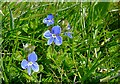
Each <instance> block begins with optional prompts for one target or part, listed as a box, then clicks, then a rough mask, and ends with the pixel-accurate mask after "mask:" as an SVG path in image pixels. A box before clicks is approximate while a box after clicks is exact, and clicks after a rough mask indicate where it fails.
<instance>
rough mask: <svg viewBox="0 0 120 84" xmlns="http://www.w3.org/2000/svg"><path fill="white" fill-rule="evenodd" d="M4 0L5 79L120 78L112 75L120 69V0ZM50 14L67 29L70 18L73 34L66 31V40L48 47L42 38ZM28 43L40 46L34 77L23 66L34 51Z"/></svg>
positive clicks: (95, 80)
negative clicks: (24, 45) (70, 36)
mask: <svg viewBox="0 0 120 84" xmlns="http://www.w3.org/2000/svg"><path fill="white" fill-rule="evenodd" d="M0 5H1V6H2V13H3V14H4V15H2V14H1V15H2V38H0V43H1V44H2V46H1V52H2V56H1V58H0V61H1V68H0V78H2V82H3V83H8V82H10V83H12V82H15V83H27V82H31V83H34V82H71V83H73V82H76V83H99V82H104V81H107V82H108V83H111V82H119V81H120V80H119V77H116V78H111V77H114V76H116V75H117V74H118V70H120V61H119V59H120V49H119V48H120V38H119V37H120V34H119V32H120V28H119V24H118V21H119V20H118V14H119V12H118V11H119V9H118V8H117V6H118V4H117V3H110V2H99V3H98V2H85V3H80V2H79V3H73V2H71V3H68V2H64V3H60V2H56V3H52V2H49V3H48V2H44V3H43V2H42V3H39V2H38V3H35V2H20V3H16V2H9V3H8V2H2V3H0ZM114 10H115V11H114ZM48 14H53V15H54V18H55V24H54V25H60V26H61V27H62V30H64V28H65V26H64V25H63V24H62V22H63V21H67V22H69V23H70V25H71V27H72V32H73V38H72V39H70V38H68V37H66V36H64V34H63V33H62V34H61V36H62V37H63V43H62V45H60V46H56V45H54V44H52V45H50V46H48V45H47V39H45V38H44V37H43V33H44V32H45V31H46V30H48V29H50V28H51V27H52V26H50V27H47V26H46V25H45V24H43V19H44V18H45V17H46V16H47V15H48ZM58 20H61V22H60V23H58ZM67 22H66V23H65V24H67ZM26 43H28V44H31V45H30V46H29V47H30V48H31V49H32V50H34V48H35V50H34V51H35V52H36V54H37V55H38V61H37V62H38V64H39V67H40V70H39V72H32V75H31V76H29V75H28V74H27V70H23V69H22V68H21V61H22V60H23V59H26V58H27V55H28V52H27V51H31V50H26V49H25V48H24V47H23V44H26ZM104 69H106V70H105V71H104ZM112 69H114V70H112ZM101 70H103V71H101Z"/></svg>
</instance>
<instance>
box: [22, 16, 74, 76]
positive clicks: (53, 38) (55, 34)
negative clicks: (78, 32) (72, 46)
mask: <svg viewBox="0 0 120 84" xmlns="http://www.w3.org/2000/svg"><path fill="white" fill-rule="evenodd" d="M43 23H44V24H46V25H47V26H50V25H53V24H54V16H53V15H52V14H49V15H48V16H47V17H46V18H44V19H43ZM70 31H71V26H70V24H67V27H66V29H65V32H64V35H66V36H68V37H69V38H72V32H70ZM60 34H61V27H60V26H59V25H57V26H53V27H52V29H51V30H47V31H45V32H44V34H43V36H44V37H45V38H47V39H48V41H47V44H48V45H51V44H52V43H53V42H54V43H55V45H58V46H59V45H61V44H62V41H63V39H62V37H61V36H60ZM23 47H24V49H25V51H28V53H30V54H29V55H28V59H27V60H26V59H23V60H22V62H21V67H22V68H23V69H27V71H28V74H29V75H31V70H33V71H34V72H38V71H39V65H38V63H37V62H36V61H37V55H36V53H35V52H34V49H35V46H32V45H30V44H26V45H23ZM31 52H32V53H31Z"/></svg>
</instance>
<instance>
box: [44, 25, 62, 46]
mask: <svg viewBox="0 0 120 84" xmlns="http://www.w3.org/2000/svg"><path fill="white" fill-rule="evenodd" d="M60 33H61V28H60V26H54V27H53V28H52V30H51V32H50V30H47V31H46V32H45V33H44V34H43V36H44V37H45V38H47V39H48V42H47V44H48V45H50V44H52V42H54V43H55V44H56V45H61V44H62V37H61V36H59V34H60Z"/></svg>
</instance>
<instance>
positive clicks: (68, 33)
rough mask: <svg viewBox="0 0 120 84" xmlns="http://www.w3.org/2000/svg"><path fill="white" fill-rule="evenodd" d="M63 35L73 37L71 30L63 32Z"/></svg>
mask: <svg viewBox="0 0 120 84" xmlns="http://www.w3.org/2000/svg"><path fill="white" fill-rule="evenodd" d="M65 35H66V36H68V37H69V38H73V37H72V32H65Z"/></svg>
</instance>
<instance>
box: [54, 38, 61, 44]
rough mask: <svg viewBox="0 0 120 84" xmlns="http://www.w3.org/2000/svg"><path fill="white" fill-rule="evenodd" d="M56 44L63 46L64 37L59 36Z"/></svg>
mask: <svg viewBox="0 0 120 84" xmlns="http://www.w3.org/2000/svg"><path fill="white" fill-rule="evenodd" d="M54 42H55V44H56V45H61V44H62V37H61V36H57V37H56V38H55V39H54Z"/></svg>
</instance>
